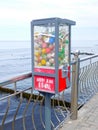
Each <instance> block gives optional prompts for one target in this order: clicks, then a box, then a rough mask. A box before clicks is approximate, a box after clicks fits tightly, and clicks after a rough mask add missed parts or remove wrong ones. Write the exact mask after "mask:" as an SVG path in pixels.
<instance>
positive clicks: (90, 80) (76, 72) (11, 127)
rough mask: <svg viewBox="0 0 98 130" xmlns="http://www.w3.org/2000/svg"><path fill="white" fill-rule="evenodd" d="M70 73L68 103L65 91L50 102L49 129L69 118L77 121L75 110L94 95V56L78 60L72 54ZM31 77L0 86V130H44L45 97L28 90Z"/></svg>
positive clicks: (97, 81)
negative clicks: (50, 116)
mask: <svg viewBox="0 0 98 130" xmlns="http://www.w3.org/2000/svg"><path fill="white" fill-rule="evenodd" d="M70 72H71V79H70V88H71V97H70V98H71V101H70V103H68V102H66V95H65V91H66V90H65V91H64V92H62V93H59V94H56V95H54V96H52V98H51V106H52V107H51V115H52V118H51V127H52V129H60V127H61V126H62V125H63V123H64V122H65V121H66V120H67V119H68V118H69V117H71V119H77V116H78V109H79V108H80V107H81V106H82V105H84V104H85V103H86V102H87V101H88V100H89V99H90V98H91V97H92V96H93V95H94V94H95V93H96V92H98V55H93V56H89V57H86V58H81V59H80V58H79V53H75V54H74V59H73V60H72V62H71V69H70ZM31 77H32V73H26V74H22V75H18V76H14V77H13V78H9V79H7V80H2V81H1V82H0V91H5V92H7V93H6V94H5V93H3V92H1V93H0V130H17V129H18V130H32V129H33V130H44V129H45V114H44V113H45V108H44V100H45V97H44V95H42V93H39V92H38V91H35V90H33V88H32V86H31V87H28V82H29V83H30V82H31ZM27 80H28V81H27ZM26 84H27V86H25V85H26ZM29 85H31V84H29Z"/></svg>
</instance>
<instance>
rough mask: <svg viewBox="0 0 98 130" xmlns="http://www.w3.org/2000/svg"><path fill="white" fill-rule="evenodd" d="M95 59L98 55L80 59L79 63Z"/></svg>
mask: <svg viewBox="0 0 98 130" xmlns="http://www.w3.org/2000/svg"><path fill="white" fill-rule="evenodd" d="M96 57H98V54H96V55H93V56H88V57H85V58H81V59H80V62H82V61H86V60H90V59H92V58H96Z"/></svg>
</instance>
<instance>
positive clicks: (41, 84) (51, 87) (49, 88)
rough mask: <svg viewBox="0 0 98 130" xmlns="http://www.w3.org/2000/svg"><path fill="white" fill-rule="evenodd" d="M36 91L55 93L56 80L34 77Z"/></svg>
mask: <svg viewBox="0 0 98 130" xmlns="http://www.w3.org/2000/svg"><path fill="white" fill-rule="evenodd" d="M34 84H35V85H34V86H35V90H39V91H44V92H49V93H54V92H55V79H54V78H51V77H46V76H34Z"/></svg>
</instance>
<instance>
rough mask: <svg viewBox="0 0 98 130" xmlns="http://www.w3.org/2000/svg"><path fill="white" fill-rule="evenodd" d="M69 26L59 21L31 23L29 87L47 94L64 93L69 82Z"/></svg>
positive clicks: (72, 23)
mask: <svg viewBox="0 0 98 130" xmlns="http://www.w3.org/2000/svg"><path fill="white" fill-rule="evenodd" d="M71 25H75V22H74V21H71V20H68V19H61V18H46V19H36V20H32V21H31V55H32V60H31V61H32V84H33V87H34V89H35V90H38V91H40V92H47V93H53V94H56V93H59V92H61V91H64V90H65V89H66V88H67V86H68V82H67V81H68V80H70V50H71Z"/></svg>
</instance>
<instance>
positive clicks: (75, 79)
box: [71, 53, 79, 120]
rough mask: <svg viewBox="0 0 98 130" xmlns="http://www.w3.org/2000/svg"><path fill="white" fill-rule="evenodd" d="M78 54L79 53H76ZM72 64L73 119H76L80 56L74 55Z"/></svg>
mask: <svg viewBox="0 0 98 130" xmlns="http://www.w3.org/2000/svg"><path fill="white" fill-rule="evenodd" d="M76 54H77V53H76ZM74 61H75V62H74V63H73V65H72V89H71V113H72V114H71V119H72V120H76V119H77V115H78V80H79V58H78V54H77V55H75V57H74Z"/></svg>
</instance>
